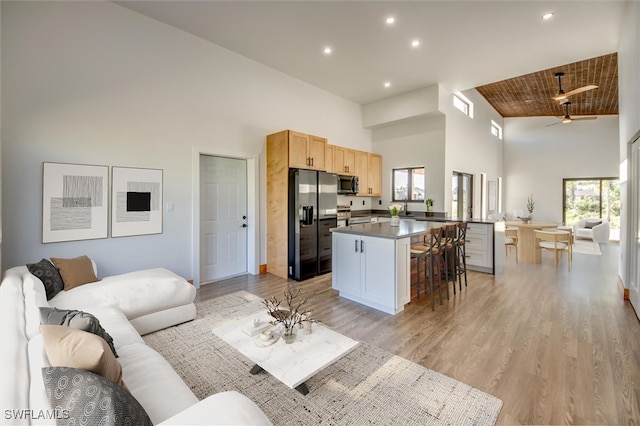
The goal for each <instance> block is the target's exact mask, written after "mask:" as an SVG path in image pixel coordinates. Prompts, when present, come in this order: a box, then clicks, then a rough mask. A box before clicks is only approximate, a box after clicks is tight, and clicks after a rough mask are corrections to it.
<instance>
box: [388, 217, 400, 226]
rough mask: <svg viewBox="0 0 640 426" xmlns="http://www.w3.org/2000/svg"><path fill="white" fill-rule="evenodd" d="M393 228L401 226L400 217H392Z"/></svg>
mask: <svg viewBox="0 0 640 426" xmlns="http://www.w3.org/2000/svg"><path fill="white" fill-rule="evenodd" d="M390 225H391V226H400V217H399V216H391V223H390Z"/></svg>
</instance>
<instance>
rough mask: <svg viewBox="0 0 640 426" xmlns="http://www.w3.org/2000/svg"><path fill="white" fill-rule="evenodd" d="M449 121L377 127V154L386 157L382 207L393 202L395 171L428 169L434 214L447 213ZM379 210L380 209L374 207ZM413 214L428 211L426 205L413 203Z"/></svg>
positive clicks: (428, 193) (432, 119)
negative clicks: (446, 177) (445, 193)
mask: <svg viewBox="0 0 640 426" xmlns="http://www.w3.org/2000/svg"><path fill="white" fill-rule="evenodd" d="M444 125H445V118H444V116H443V115H439V116H435V117H430V118H423V119H421V120H419V121H410V122H406V123H401V124H395V125H390V126H385V127H380V128H377V129H375V130H374V131H373V151H374V152H376V153H378V154H381V155H382V197H381V198H380V200H381V201H382V205H378V207H377V208H381V209H386V208H387V206H389V204H390V203H391V192H392V189H391V174H392V172H391V171H392V169H394V168H403V167H416V166H424V167H425V173H426V174H425V180H426V188H425V191H426V197H425V198H432V199H433V200H434V201H435V203H434V208H433V210H434V211H443V210H444V192H443V191H444V176H445V171H444V154H445V132H444ZM374 208H376V207H374ZM407 209H408V210H409V211H425V205H424V203H422V202H414V203H409V204H408V207H407Z"/></svg>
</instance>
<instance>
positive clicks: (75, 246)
mask: <svg viewBox="0 0 640 426" xmlns="http://www.w3.org/2000/svg"><path fill="white" fill-rule="evenodd" d="M1 7H2V16H1V18H2V25H1V30H2V36H1V37H2V88H3V93H2V122H3V124H4V126H3V127H2V151H3V152H2V198H3V203H2V205H3V215H2V217H3V223H2V226H3V231H4V232H3V234H4V235H3V236H4V244H3V245H4V247H5V250H4V252H3V253H2V256H3V261H2V266H3V267H5V268H8V267H12V266H16V265H22V264H25V263H27V262H32V261H38V260H40V258H42V257H50V256H57V257H71V256H76V255H80V254H88V255H89V256H91V257H93V258H95V259H96V261H97V263H98V265H99V267H100V273H101V275H109V274H113V273H120V272H125V271H129V270H134V269H139V268H144V267H154V266H165V267H168V268H170V269H172V270H174V271H175V272H177V273H179V274H181V275H183V276H185V277H193V276H194V275H195V273H194V271H193V270H192V263H193V262H192V260H193V256H194V255H193V253H192V251H193V246H194V242H193V241H192V227H193V224H192V223H191V221H192V217H193V207H194V206H193V200H192V195H191V194H192V189H193V188H192V179H193V174H194V169H193V168H194V167H196V166H194V165H193V164H192V157H193V152H194V151H203V152H212V153H219V154H223V155H225V154H227V153H228V154H229V155H231V156H244V157H247V158H254V159H257V160H258V163H259V164H261V170H260V172H259V179H258V180H259V182H258V186H259V195H258V198H259V200H258V201H257V204H258V208H259V212H258V213H259V215H260V217H261V220H260V221H257V226H260V228H261V229H260V232H259V236H260V239H261V241H260V242H259V244H258V246H259V247H260V248H261V249H260V253H259V258H260V263H265V260H266V253H265V244H266V242H265V235H266V234H265V229H264V223H265V221H264V217H265V205H266V201H265V199H264V192H265V191H264V188H265V183H264V180H265V179H264V173H265V171H264V140H265V136H266V135H267V134H269V133H273V132H277V131H280V130H283V129H286V128H291V129H295V130H299V131H302V132H308V133H312V134H316V135H320V136H324V137H327V138H328V139H329V142H330V143H333V144H337V145H344V146H348V147H351V148H355V149H362V150H370V149H371V134H370V132H369V131H368V130H366V129H363V128H362V123H361V108H360V106H358V105H356V104H353V103H351V102H347V101H345V100H343V99H341V98H338V97H336V96H334V95H331V94H329V93H327V92H324V91H322V90H320V89H317V88H315V87H313V86H310V85H308V84H306V83H302V82H300V81H299V80H296V79H293V78H291V77H288V76H285V75H283V74H281V73H279V72H276V71H274V70H272V69H270V68H267V67H265V66H263V65H261V64H258V63H256V62H253V61H250V60H248V59H246V58H244V57H241V56H239V55H236V54H234V53H232V52H230V51H228V50H225V49H223V48H221V47H219V46H216V45H214V44H211V43H209V42H206V41H203V40H201V39H199V38H196V37H194V36H191V35H189V34H186V33H184V32H182V31H179V30H177V29H175V28H172V27H170V26H167V25H165V24H162V23H159V22H157V21H154V20H152V19H149V18H146V17H144V16H142V15H139V14H137V13H135V12H132V11H130V10H128V9H126V8H123V7H120V6H118V5H116V4H113V3H110V2H37V3H36V2H2V4H1ZM43 161H57V162H68V163H82V164H101V165H110V166H114V165H115V166H131V167H149V168H161V169H163V170H164V201H165V203H168V202H172V203H174V205H175V210H174V211H173V212H166V211H165V215H164V232H163V234H161V235H153V236H140V237H127V238H108V239H103V240H94V241H79V242H68V243H54V244H46V245H43V244H41V220H42V219H41V204H42V162H43ZM196 238H197V236H196ZM6 247H10V249H6Z"/></svg>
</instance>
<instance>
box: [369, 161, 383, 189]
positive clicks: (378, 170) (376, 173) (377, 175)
mask: <svg viewBox="0 0 640 426" xmlns="http://www.w3.org/2000/svg"><path fill="white" fill-rule="evenodd" d="M368 195H370V196H372V197H381V196H382V155H380V154H372V153H370V154H369V194H368Z"/></svg>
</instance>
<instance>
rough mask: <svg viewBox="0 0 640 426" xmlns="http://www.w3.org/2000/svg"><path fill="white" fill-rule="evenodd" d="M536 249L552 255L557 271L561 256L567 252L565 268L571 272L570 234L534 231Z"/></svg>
mask: <svg viewBox="0 0 640 426" xmlns="http://www.w3.org/2000/svg"><path fill="white" fill-rule="evenodd" d="M534 238H535V241H536V249H538V250H548V251H552V252H553V253H554V258H555V268H556V271H557V270H558V262H559V260H562V254H563V253H564V252H567V268H568V270H569V272H571V261H572V260H573V251H572V248H571V240H570V234H569V233H568V232H565V231H539V230H537V229H536V230H534Z"/></svg>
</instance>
